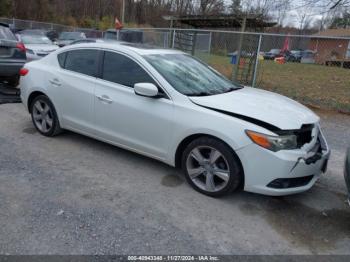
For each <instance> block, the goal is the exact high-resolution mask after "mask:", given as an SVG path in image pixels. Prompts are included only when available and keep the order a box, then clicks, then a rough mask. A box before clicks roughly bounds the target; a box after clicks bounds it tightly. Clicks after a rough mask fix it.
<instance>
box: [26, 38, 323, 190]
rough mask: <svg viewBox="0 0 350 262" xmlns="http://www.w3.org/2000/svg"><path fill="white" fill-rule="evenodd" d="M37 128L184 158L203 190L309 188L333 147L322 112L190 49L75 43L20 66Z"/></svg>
mask: <svg viewBox="0 0 350 262" xmlns="http://www.w3.org/2000/svg"><path fill="white" fill-rule="evenodd" d="M21 75H22V77H21V81H20V88H21V98H22V101H23V104H24V106H25V108H26V109H27V110H29V112H30V114H31V116H32V120H33V124H34V126H35V127H36V129H37V130H38V131H39V132H40V133H41V134H43V135H45V136H55V135H57V134H59V133H60V132H61V131H62V130H63V129H68V130H71V131H74V132H77V133H80V134H83V135H87V136H90V137H93V138H96V139H98V140H101V141H105V142H107V143H110V144H113V145H116V146H119V147H122V148H126V149H128V150H131V151H134V152H137V153H140V154H143V155H146V156H149V157H152V158H155V159H158V160H160V161H162V162H165V163H167V164H169V165H171V166H176V167H181V168H182V169H183V171H184V174H185V177H186V179H187V180H188V182H189V184H190V185H191V186H192V187H193V188H194V189H196V190H197V191H199V192H201V193H204V194H206V195H209V196H214V197H216V196H221V195H224V194H228V193H230V192H232V191H235V190H238V189H239V188H244V190H246V191H249V192H255V193H261V194H266V195H287V194H293V193H299V192H303V191H306V190H308V189H309V188H311V187H312V186H313V185H314V183H315V182H316V180H317V179H318V178H319V177H320V175H321V174H322V173H324V172H325V171H326V168H327V161H328V158H329V155H330V150H329V148H328V145H327V143H326V140H325V138H324V136H323V134H322V131H321V128H320V124H319V120H320V119H319V117H318V116H317V115H315V114H314V113H313V112H312V111H310V110H309V109H308V108H306V107H304V106H303V105H301V104H299V103H297V102H295V101H293V100H291V99H289V98H286V97H283V96H281V95H278V94H275V93H271V92H267V91H263V90H259V89H254V88H250V87H244V86H241V85H238V84H234V83H232V82H230V81H229V80H227V79H226V78H225V77H224V76H222V75H221V74H219V73H218V72H216V71H215V70H213V69H212V68H211V67H209V66H208V65H206V64H204V63H202V62H200V61H198V60H197V59H195V58H193V57H191V56H190V55H188V54H186V53H183V52H180V51H175V50H163V49H149V48H146V47H140V46H135V45H132V44H125V43H121V44H118V45H115V44H108V43H89V44H78V45H72V46H68V47H65V48H62V49H60V50H58V51H56V52H54V53H52V54H50V55H48V56H47V57H45V58H43V59H42V60H40V61H35V62H31V63H28V64H26V65H25V68H23V69H22V70H21Z"/></svg>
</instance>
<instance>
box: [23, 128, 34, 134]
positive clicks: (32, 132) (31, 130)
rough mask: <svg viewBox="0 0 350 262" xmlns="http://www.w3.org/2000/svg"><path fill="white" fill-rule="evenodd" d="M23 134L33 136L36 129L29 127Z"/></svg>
mask: <svg viewBox="0 0 350 262" xmlns="http://www.w3.org/2000/svg"><path fill="white" fill-rule="evenodd" d="M23 133H26V134H29V135H33V134H35V133H36V129H35V128H34V127H28V128H25V129H23Z"/></svg>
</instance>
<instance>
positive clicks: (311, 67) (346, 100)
mask: <svg viewBox="0 0 350 262" xmlns="http://www.w3.org/2000/svg"><path fill="white" fill-rule="evenodd" d="M198 56H199V58H201V59H203V60H204V61H206V62H207V63H209V64H210V65H211V66H212V67H214V68H215V69H216V70H218V71H219V72H221V73H222V74H224V75H225V76H227V77H229V78H231V76H232V71H233V65H232V64H230V58H229V57H226V56H217V55H210V56H208V55H203V54H202V55H198ZM258 87H259V88H262V89H266V90H270V91H273V92H276V93H280V94H283V95H285V96H288V97H290V98H293V99H295V100H298V101H299V102H301V103H304V104H307V105H309V106H313V107H318V108H323V109H333V110H337V111H341V112H347V113H350V69H343V68H338V67H327V66H322V65H315V64H300V63H286V64H282V65H281V64H277V63H275V62H273V61H260V64H259V75H258Z"/></svg>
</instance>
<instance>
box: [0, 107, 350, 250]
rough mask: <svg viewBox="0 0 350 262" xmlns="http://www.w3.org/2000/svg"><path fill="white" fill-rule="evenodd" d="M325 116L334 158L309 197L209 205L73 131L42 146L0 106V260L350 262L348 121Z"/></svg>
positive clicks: (172, 176) (177, 182) (174, 181)
mask: <svg viewBox="0 0 350 262" xmlns="http://www.w3.org/2000/svg"><path fill="white" fill-rule="evenodd" d="M321 114H322V120H323V126H324V129H325V133H326V136H327V138H328V141H329V144H330V146H331V147H332V149H333V155H332V159H331V162H330V169H329V172H328V173H327V175H326V176H325V177H323V178H322V179H321V180H320V182H319V183H317V185H316V186H315V187H314V188H313V189H312V190H310V191H308V192H307V193H304V194H300V195H296V196H288V197H283V198H272V197H264V196H260V195H256V194H250V193H244V192H240V193H236V194H233V195H231V196H229V197H226V198H222V199H213V198H209V197H206V196H203V195H201V194H199V193H197V192H195V191H194V190H192V189H191V188H190V187H189V186H188V185H187V184H186V183H185V182H184V179H183V177H182V175H181V174H180V173H179V172H178V171H177V170H175V169H173V168H170V167H168V166H166V165H164V164H162V163H159V162H157V161H154V160H150V159H148V158H145V157H142V156H139V155H136V154H133V153H130V152H127V151H125V150H121V149H118V148H116V147H113V146H109V145H107V144H104V143H101V142H98V141H95V140H92V139H89V138H86V137H83V136H80V135H77V134H74V133H70V132H67V133H65V134H63V135H61V136H59V137H56V138H54V139H50V138H45V137H43V136H40V135H39V134H38V133H37V132H35V130H34V129H33V127H32V124H31V121H30V118H29V115H28V114H26V112H25V110H24V109H23V107H22V105H18V104H17V105H15V104H12V105H0V253H8V254H116V253H117V254H135V253H136V254H144V253H147V254H154V253H158V254H168V253H171V254H232V253H235V254H310V253H317V254H350V249H349V246H350V208H349V207H347V206H346V204H345V201H344V200H345V186H344V182H343V178H342V165H343V158H344V152H345V147H346V145H348V146H349V143H350V141H349V137H350V128H349V127H350V117H349V116H345V115H338V114H324V113H321Z"/></svg>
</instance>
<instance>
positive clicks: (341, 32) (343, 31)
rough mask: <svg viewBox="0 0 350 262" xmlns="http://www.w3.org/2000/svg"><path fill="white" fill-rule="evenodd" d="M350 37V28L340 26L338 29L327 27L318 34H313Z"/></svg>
mask: <svg viewBox="0 0 350 262" xmlns="http://www.w3.org/2000/svg"><path fill="white" fill-rule="evenodd" d="M318 36H320V37H327V36H332V37H350V28H338V29H327V30H324V31H322V32H319V33H317V34H314V35H312V37H313V38H316V37H318Z"/></svg>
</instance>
